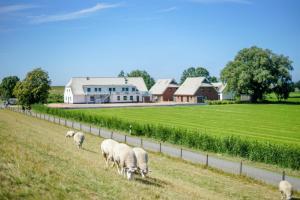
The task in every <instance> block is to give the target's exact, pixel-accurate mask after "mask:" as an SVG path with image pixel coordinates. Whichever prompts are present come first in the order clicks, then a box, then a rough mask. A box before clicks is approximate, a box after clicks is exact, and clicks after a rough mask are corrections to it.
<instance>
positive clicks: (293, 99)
mask: <svg viewBox="0 0 300 200" xmlns="http://www.w3.org/2000/svg"><path fill="white" fill-rule="evenodd" d="M266 100H268V101H274V102H276V101H278V100H277V97H276V95H275V94H274V93H272V94H269V95H268V96H267V98H266ZM283 102H288V103H289V102H290V103H300V92H291V93H290V95H289V98H288V99H287V100H283Z"/></svg>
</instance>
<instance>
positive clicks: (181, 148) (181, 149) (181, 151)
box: [180, 148, 182, 158]
mask: <svg viewBox="0 0 300 200" xmlns="http://www.w3.org/2000/svg"><path fill="white" fill-rule="evenodd" d="M180 158H182V148H180Z"/></svg>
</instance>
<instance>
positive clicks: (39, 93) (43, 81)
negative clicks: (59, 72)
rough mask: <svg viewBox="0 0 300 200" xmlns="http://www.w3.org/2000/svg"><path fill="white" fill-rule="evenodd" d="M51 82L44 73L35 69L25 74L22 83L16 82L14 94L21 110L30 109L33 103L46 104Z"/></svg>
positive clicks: (39, 69)
mask: <svg viewBox="0 0 300 200" xmlns="http://www.w3.org/2000/svg"><path fill="white" fill-rule="evenodd" d="M50 84H51V80H50V79H49V75H48V73H47V72H46V71H44V70H42V69H41V68H37V69H34V70H32V71H31V72H29V73H27V75H26V78H25V79H24V80H23V81H22V82H18V84H17V85H16V87H15V89H14V94H15V96H16V97H17V98H18V102H19V104H21V105H22V107H23V108H26V109H30V108H31V105H32V104H34V103H46V102H47V98H48V95H49V90H50Z"/></svg>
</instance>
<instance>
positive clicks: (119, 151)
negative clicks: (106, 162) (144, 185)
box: [113, 143, 137, 180]
mask: <svg viewBox="0 0 300 200" xmlns="http://www.w3.org/2000/svg"><path fill="white" fill-rule="evenodd" d="M113 159H114V162H115V163H116V164H117V169H118V173H119V174H120V175H124V176H126V175H127V179H128V180H131V179H133V176H134V172H135V171H136V170H137V166H136V157H135V154H134V151H133V150H132V148H131V147H129V146H128V145H126V144H123V143H119V144H116V145H115V146H114V149H113ZM119 168H120V169H119Z"/></svg>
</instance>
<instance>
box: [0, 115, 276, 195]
mask: <svg viewBox="0 0 300 200" xmlns="http://www.w3.org/2000/svg"><path fill="white" fill-rule="evenodd" d="M66 131H67V128H64V127H62V126H59V125H56V124H52V123H49V122H46V121H43V120H39V119H35V118H31V117H28V116H24V115H22V114H19V113H14V112H11V111H4V110H0V154H1V157H0V180H1V181H0V188H1V190H0V199H118V198H120V199H279V198H280V194H279V192H278V191H277V189H276V188H273V187H270V186H267V185H264V184H261V183H258V182H255V181H251V180H249V179H246V178H243V177H238V176H231V175H226V174H223V173H220V172H216V171H213V170H210V169H204V168H202V167H200V166H198V165H192V164H190V163H187V162H183V161H181V160H178V159H171V158H169V157H166V156H162V155H160V154H154V153H150V154H149V156H150V168H151V169H152V171H153V172H152V173H151V175H150V178H148V179H146V180H143V179H141V178H136V180H134V181H131V182H129V181H127V180H125V179H123V178H122V177H120V176H118V175H117V172H116V169H108V170H107V169H105V167H104V160H103V158H102V157H101V156H100V154H99V144H100V142H101V139H100V138H98V137H96V136H92V135H88V134H86V142H85V143H84V145H83V148H84V149H83V150H77V149H76V147H75V146H74V145H73V142H72V139H65V137H64V135H65V132H66Z"/></svg>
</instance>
